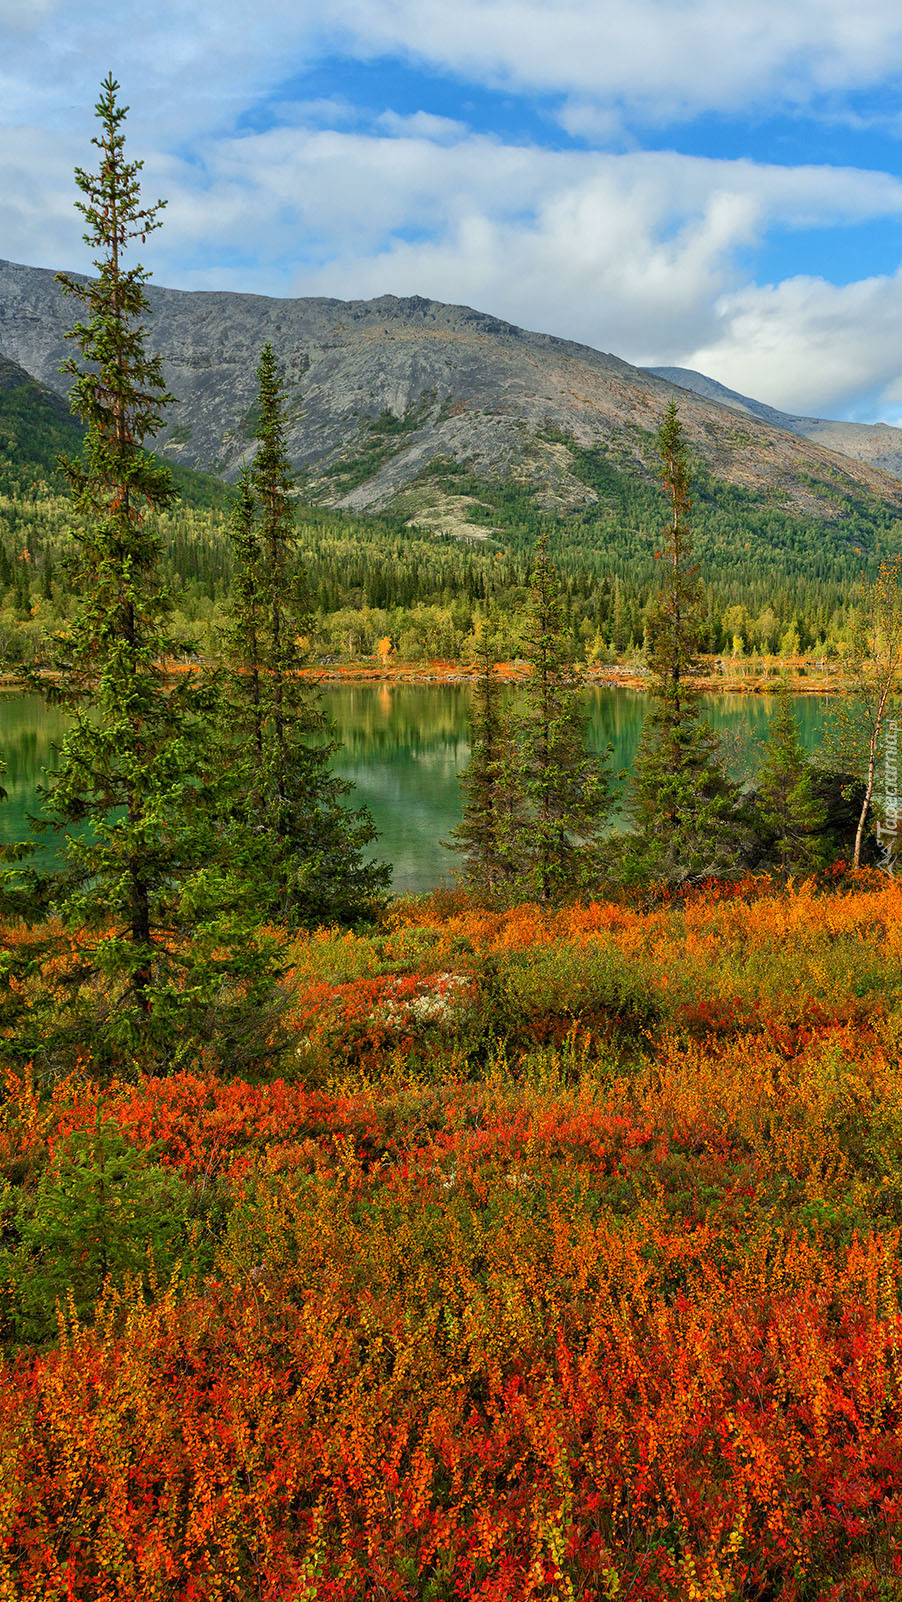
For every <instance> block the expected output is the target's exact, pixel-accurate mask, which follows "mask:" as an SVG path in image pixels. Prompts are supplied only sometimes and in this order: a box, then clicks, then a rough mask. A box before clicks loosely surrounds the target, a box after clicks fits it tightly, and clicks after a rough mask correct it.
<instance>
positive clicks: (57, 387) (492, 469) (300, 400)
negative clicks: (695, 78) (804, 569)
mask: <svg viewBox="0 0 902 1602" xmlns="http://www.w3.org/2000/svg"><path fill="white" fill-rule="evenodd" d="M147 294H148V301H149V306H150V311H149V316H148V337H149V344H150V346H151V348H153V349H155V350H159V351H160V354H161V356H162V358H163V365H164V373H165V376H166V383H167V386H168V387H169V388H170V389H171V390H172V391H173V393H174V394H175V395H176V396H177V397H178V398H179V401H180V405H179V406H178V407H173V408H172V409H171V414H170V417H169V419H168V421H167V424H166V427H165V428H164V429H163V431H162V432H161V434H160V436H159V438H158V440H157V442H156V446H157V448H158V449H159V450H160V451H161V452H163V453H165V455H166V456H167V457H168V458H170V459H171V460H173V461H175V462H179V463H182V464H183V465H185V466H189V467H192V468H194V469H197V470H200V471H204V472H212V473H215V474H217V475H219V476H222V477H225V478H227V479H229V478H234V476H235V475H236V474H237V472H238V470H239V468H240V466H241V465H242V464H243V463H244V462H245V461H246V460H247V459H248V457H249V455H250V454H251V453H252V451H253V440H252V435H253V417H254V406H255V400H256V377H255V370H256V365H257V361H258V358H259V351H260V348H261V346H262V345H263V343H264V342H265V341H266V340H269V341H270V342H271V343H272V344H273V346H274V348H275V350H276V352H277V354H278V356H279V358H280V360H281V362H282V366H283V371H284V376H285V424H286V436H287V444H288V452H289V456H290V458H291V461H292V464H293V466H294V468H295V469H296V471H298V473H299V475H300V479H301V488H302V490H303V492H304V494H305V495H307V496H308V497H309V498H310V499H312V500H319V501H322V502H324V503H326V504H330V505H334V506H337V507H342V508H345V509H348V510H353V511H365V510H382V509H386V508H388V509H398V510H400V511H401V512H403V513H404V514H405V515H409V516H410V517H411V519H413V520H417V519H419V520H421V521H425V522H427V523H428V521H429V518H430V517H431V516H433V517H434V516H436V515H440V513H436V507H437V506H439V505H440V504H443V501H442V498H443V497H444V500H445V501H446V500H447V496H448V482H449V480H448V474H449V472H450V473H451V474H452V494H453V474H454V473H455V472H456V473H458V474H459V473H461V472H465V473H467V474H468V475H469V476H470V477H471V478H473V477H475V479H477V480H478V479H484V480H485V479H492V480H498V479H501V480H507V481H510V482H511V483H512V484H514V485H515V486H519V487H520V488H522V489H524V490H525V491H527V492H528V493H529V494H530V495H531V496H533V497H534V499H535V500H536V501H537V503H538V504H539V505H540V506H541V507H543V508H545V509H547V510H548V511H549V512H551V513H552V514H560V513H561V512H566V511H568V510H570V509H574V510H580V509H585V508H586V507H589V506H591V505H592V504H593V503H594V502H595V501H596V500H597V498H598V490H597V488H594V487H593V486H592V485H591V484H589V483H587V482H586V475H585V474H584V473H580V472H579V471H578V470H577V465H576V462H577V457H578V455H579V453H580V452H586V451H589V452H593V453H596V454H598V455H599V456H600V457H601V458H603V459H604V460H606V461H607V462H608V463H609V464H610V465H611V466H612V467H613V468H615V469H616V470H617V471H618V472H626V473H628V474H630V475H633V476H637V477H640V478H642V479H643V480H644V481H645V482H651V481H653V480H655V479H656V477H657V472H658V468H657V462H656V455H655V449H654V435H655V432H656V430H657V427H658V426H659V424H660V421H661V418H662V416H663V413H664V410H665V408H666V405H667V403H668V400H669V398H670V397H671V395H672V394H674V392H675V391H674V381H673V380H672V379H671V378H664V377H660V376H658V375H657V373H656V372H653V371H649V370H645V369H641V368H637V367H633V366H631V365H630V364H629V363H627V362H625V361H623V360H622V359H621V358H619V357H617V356H614V355H611V354H609V353H606V352H601V351H596V350H594V349H593V348H592V347H590V346H585V345H579V344H577V343H576V342H574V341H570V340H563V339H559V338H557V337H556V336H554V335H550V334H541V333H533V332H530V331H529V330H525V329H520V328H518V327H516V325H514V324H512V323H510V322H508V321H506V320H505V319H503V318H498V317H494V316H492V315H491V314H489V313H484V312H479V311H477V310H475V309H474V308H472V307H466V306H449V305H445V304H444V303H442V302H439V301H433V300H429V299H427V298H425V297H422V296H410V297H403V298H399V297H396V296H391V295H384V296H380V297H378V298H376V299H375V300H369V301H341V300H336V299H330V298H327V297H308V298H303V299H294V300H277V299H273V298H271V297H267V296H261V295H251V294H243V293H236V292H233V291H226V290H190V291H189V290H171V289H166V288H163V287H161V286H158V285H154V284H149V285H148V286H147ZM73 320H74V318H73V308H72V307H71V306H70V305H69V304H68V303H67V301H66V299H65V297H64V296H63V295H62V293H61V291H60V289H59V286H58V284H57V283H56V279H55V275H54V273H53V272H52V271H51V270H50V269H47V268H32V267H27V266H23V265H21V264H17V263H11V262H6V261H0V351H2V352H4V354H5V355H6V356H7V357H8V358H11V359H12V360H14V361H16V362H18V363H19V364H20V366H21V367H22V368H23V369H24V370H25V371H26V372H27V373H28V374H30V375H31V376H33V377H34V378H36V379H37V380H39V381H40V382H42V383H43V384H45V385H46V386H47V387H49V388H50V389H51V390H53V391H55V392H56V393H57V394H60V395H62V394H65V390H66V382H67V380H66V378H65V376H64V375H63V374H61V373H60V371H59V368H60V364H61V362H62V360H63V359H64V357H65V356H66V355H67V354H69V352H70V350H71V346H70V345H69V344H68V343H67V341H66V339H65V335H66V333H67V331H68V329H69V328H70V327H71V324H72V322H73ZM680 371H684V370H680ZM711 382H713V381H711ZM679 395H680V409H681V416H682V420H683V423H684V428H685V432H686V435H687V438H688V441H689V443H690V446H691V447H692V449H693V451H694V452H695V454H696V456H697V459H698V461H699V463H700V465H701V466H702V468H703V469H706V470H707V471H708V473H710V475H712V478H713V480H715V481H721V482H724V483H725V484H727V485H729V486H733V487H736V488H738V489H740V490H743V491H745V492H749V493H752V494H754V495H755V496H756V497H758V498H759V499H761V500H762V501H763V502H765V503H768V504H770V503H773V504H774V505H775V506H777V507H780V508H782V509H783V510H785V512H786V513H787V515H791V516H793V517H797V518H802V519H805V520H817V521H825V522H833V523H836V522H838V521H840V520H841V519H842V517H843V515H844V512H845V509H846V508H847V507H848V505H849V504H850V503H854V504H860V505H866V504H872V505H873V506H874V507H875V508H881V509H882V510H883V511H884V512H885V511H886V510H887V509H888V510H890V511H891V512H892V514H893V515H894V516H899V515H902V482H900V481H899V480H897V479H895V478H893V477H892V476H890V475H889V474H887V473H886V472H885V471H883V470H882V469H881V468H879V467H875V466H872V465H870V464H868V463H866V462H859V461H856V460H855V459H854V458H852V457H850V456H847V455H841V454H839V453H837V452H836V451H834V450H831V449H825V448H824V447H823V445H821V444H819V443H817V442H814V441H811V440H809V439H808V438H805V437H802V436H801V435H800V434H798V433H795V432H793V431H792V430H788V429H786V428H783V427H777V426H775V425H774V424H773V423H772V422H770V421H768V420H767V419H763V418H761V417H757V416H753V415H750V414H747V413H746V414H742V413H741V412H740V411H737V408H736V406H735V405H733V406H730V405H728V404H725V402H724V401H723V399H712V398H710V397H706V396H704V395H701V394H698V393H696V392H694V391H692V390H691V389H687V388H681V389H680V390H679ZM740 399H741V397H740ZM468 516H469V517H470V521H471V522H472V511H471V512H469V513H468Z"/></svg>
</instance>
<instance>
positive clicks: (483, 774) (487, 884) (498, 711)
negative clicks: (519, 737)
mask: <svg viewBox="0 0 902 1602" xmlns="http://www.w3.org/2000/svg"><path fill="white" fill-rule="evenodd" d="M475 654H476V663H477V666H478V669H479V675H478V678H477V680H476V684H475V686H474V691H473V708H472V713H471V716H470V761H469V763H468V765H467V767H466V769H465V771H464V772H463V773H462V774H461V777H460V788H461V794H462V797H463V817H462V819H461V822H460V823H459V824H458V825H457V828H456V829H455V830H454V831H453V835H452V839H451V841H450V842H449V844H450V847H451V849H452V850H457V851H460V852H462V853H463V875H464V879H465V880H466V882H467V884H468V885H469V886H470V888H471V889H472V890H475V891H476V892H477V894H482V895H487V896H489V897H493V896H495V895H496V894H497V893H498V892H499V891H500V890H501V889H502V888H503V886H504V884H505V882H506V880H507V879H508V877H509V875H510V871H511V865H510V861H509V859H508V856H507V854H506V852H505V850H504V847H503V845H502V835H503V833H504V830H505V819H506V817H507V816H508V814H509V811H510V802H511V799H512V796H511V791H510V789H509V788H508V786H507V785H506V784H505V772H506V768H507V766H508V765H509V749H508V748H509V741H510V732H509V722H508V718H507V716H506V714H505V711H504V708H503V706H502V703H501V683H500V680H499V678H498V675H497V673H496V671H495V655H496V636H495V633H494V629H493V628H492V626H491V624H489V623H485V624H484V625H483V627H482V630H481V632H480V633H479V635H478V637H477V640H476V651H475Z"/></svg>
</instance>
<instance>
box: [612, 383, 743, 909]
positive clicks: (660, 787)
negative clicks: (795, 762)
mask: <svg viewBox="0 0 902 1602" xmlns="http://www.w3.org/2000/svg"><path fill="white" fill-rule="evenodd" d="M658 449H659V452H660V456H661V462H662V469H663V472H662V476H663V481H664V490H665V493H666V495H667V499H668V502H669V504H670V521H669V524H668V527H667V530H666V534H665V542H666V544H665V550H664V553H663V577H662V583H661V589H660V593H659V596H658V599H657V603H656V605H655V606H654V607H653V608H652V610H651V613H650V617H649V623H648V635H649V667H650V669H651V673H652V679H653V682H652V685H651V694H652V697H653V704H652V707H651V710H650V711H649V714H648V716H647V718H646V720H645V724H644V727H643V730H642V740H641V742H640V747H639V753H638V756H637V758H636V764H635V767H634V769H633V773H632V777H631V784H630V791H629V795H628V810H629V813H630V816H631V818H632V821H633V825H634V829H635V833H634V835H633V837H632V838H631V839H630V840H629V841H628V843H627V846H626V850H625V857H624V870H625V872H626V874H627V877H630V878H639V879H653V880H658V881H661V882H664V883H680V882H682V881H684V880H688V879H691V878H693V877H696V876H699V875H702V874H710V873H723V872H726V871H728V870H730V869H731V868H733V867H734V866H735V865H736V861H737V854H738V851H739V846H740V828H741V825H742V823H743V821H744V820H743V817H742V813H741V811H740V808H739V796H738V791H737V789H736V786H735V785H734V784H733V783H732V781H731V780H730V779H729V777H728V775H727V773H726V772H725V770H724V767H723V763H722V762H721V760H720V757H719V754H718V749H717V739H716V736H715V735H714V734H713V732H712V731H711V730H710V729H709V728H708V727H707V726H706V725H705V723H704V722H703V720H702V718H701V713H700V705H699V694H698V690H697V689H696V687H695V685H694V684H693V683H692V678H691V676H692V674H693V672H695V671H696V669H697V660H696V657H697V651H698V636H699V618H700V609H701V596H700V590H699V582H698V569H697V567H696V566H695V564H694V562H693V560H692V536H691V530H690V522H689V519H690V515H691V511H692V501H691V497H690V485H689V464H688V460H687V454H686V445H685V441H684V438H683V429H682V424H681V422H680V418H679V413H678V410H677V406H676V402H675V401H671V402H670V405H669V406H668V408H667V412H666V415H665V418H664V422H663V423H662V425H661V428H660V430H659V433H658Z"/></svg>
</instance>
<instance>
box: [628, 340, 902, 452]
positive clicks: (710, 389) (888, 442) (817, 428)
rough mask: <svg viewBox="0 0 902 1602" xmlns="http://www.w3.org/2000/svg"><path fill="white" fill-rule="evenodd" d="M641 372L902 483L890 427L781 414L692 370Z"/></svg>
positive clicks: (899, 448) (898, 437) (898, 438)
mask: <svg viewBox="0 0 902 1602" xmlns="http://www.w3.org/2000/svg"><path fill="white" fill-rule="evenodd" d="M642 371H643V372H646V373H650V374H652V376H653V377H655V378H662V379H664V381H665V382H667V383H671V384H674V385H676V386H678V387H679V388H681V389H687V390H691V391H692V392H693V393H694V394H696V395H702V396H704V397H705V398H706V399H708V400H713V401H717V402H719V403H720V404H721V405H723V406H728V407H729V408H730V410H731V411H737V412H745V413H747V414H748V415H749V416H751V417H757V418H758V419H759V420H760V421H761V422H765V423H770V424H771V426H772V427H773V428H782V429H785V430H786V431H787V432H788V433H790V434H797V435H799V437H800V438H802V439H810V440H812V441H813V443H814V444H816V445H823V446H824V447H825V448H826V449H827V450H832V451H838V452H839V453H840V454H841V455H844V456H851V457H853V458H854V460H856V461H860V462H867V463H869V465H871V466H872V467H879V468H881V469H882V470H883V472H885V473H890V474H891V475H892V476H893V478H899V479H902V428H894V427H893V425H892V423H847V422H843V421H842V420H840V419H831V418H827V417H804V416H801V415H797V414H796V413H795V412H781V411H780V410H779V408H778V407H776V406H769V405H768V404H767V402H766V401H759V400H753V399H752V397H751V396H749V395H741V394H740V393H739V391H738V390H735V389H728V388H727V386H726V384H721V383H719V381H718V380H717V379H716V378H709V377H708V376H707V375H706V374H705V373H699V372H696V371H695V369H694V368H692V367H644V368H643V369H642Z"/></svg>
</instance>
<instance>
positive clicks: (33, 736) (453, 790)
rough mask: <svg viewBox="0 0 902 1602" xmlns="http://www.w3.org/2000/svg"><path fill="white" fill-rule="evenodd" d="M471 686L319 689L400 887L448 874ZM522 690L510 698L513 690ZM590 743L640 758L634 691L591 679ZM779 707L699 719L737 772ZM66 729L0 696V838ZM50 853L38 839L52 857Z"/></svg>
mask: <svg viewBox="0 0 902 1602" xmlns="http://www.w3.org/2000/svg"><path fill="white" fill-rule="evenodd" d="M472 693H473V692H472V688H471V686H470V685H465V684H460V685H458V684H450V685H449V684H443V685H435V686H433V685H411V684H404V685H396V686H390V685H386V684H378V685H372V684H363V685H328V686H324V688H323V691H322V695H323V701H324V704H325V706H326V708H327V710H328V712H329V714H330V716H331V717H332V719H333V720H334V723H335V725H336V729H337V732H338V735H339V737H340V739H341V741H342V750H341V751H340V752H339V753H338V755H337V757H336V759H335V769H336V771H337V772H338V773H340V774H341V775H342V777H344V778H348V779H351V780H353V782H354V784H355V785H356V786H357V792H358V796H359V799H360V800H361V801H364V802H365V803H366V804H367V806H368V807H369V808H370V811H371V812H372V814H373V819H374V822H375V824H376V827H377V828H378V830H379V835H380V839H379V842H378V852H377V854H378V855H379V856H381V857H382V858H384V859H385V860H387V861H389V862H391V863H392V864H393V869H394V877H393V885H394V888H395V889H396V890H398V891H405V890H427V889H430V888H431V887H432V886H433V885H435V884H438V883H439V882H440V881H441V880H442V879H449V878H451V877H452V875H453V870H454V858H453V856H452V855H451V853H450V852H448V851H446V850H444V849H443V848H442V845H441V842H442V840H446V839H447V838H448V837H449V835H450V832H451V830H452V829H453V828H454V825H455V823H456V822H457V820H458V818H459V817H460V793H459V789H458V782H457V775H458V773H459V771H460V769H461V768H463V767H464V766H465V765H466V762H467V759H468V756H469V746H468V744H467V726H468V720H469V709H470V704H471V698H472ZM519 693H521V692H519V691H517V690H515V689H514V690H506V691H505V694H507V695H509V696H513V697H516V696H517V695H518V694H519ZM586 702H587V710H588V728H589V738H590V742H591V745H592V747H593V749H595V750H597V751H602V750H604V749H605V747H606V746H608V745H611V746H612V747H613V759H612V766H613V771H614V772H615V774H616V773H619V772H621V771H622V770H623V769H629V768H630V767H631V766H632V763H633V761H634V759H635V755H636V750H637V747H638V744H639V736H640V733H641V729H642V720H643V717H644V714H645V708H646V705H647V698H646V696H645V695H643V694H641V693H640V692H638V691H633V690H626V689H620V688H617V689H607V688H600V687H597V686H593V687H592V688H591V689H589V690H587V691H586ZM775 705H776V700H775V698H774V697H773V696H758V695H755V696H743V695H727V696H709V697H706V698H705V711H706V716H707V717H708V718H709V719H710V722H711V723H712V725H713V726H714V727H715V728H716V729H717V730H718V732H719V733H720V734H721V735H723V736H724V738H725V740H726V743H727V752H728V758H729V763H730V767H731V769H732V771H733V772H734V774H735V775H736V777H737V778H743V777H745V776H746V775H747V774H748V773H750V772H752V771H753V770H754V767H755V761H756V753H757V752H758V751H759V750H760V746H761V742H762V741H763V740H764V739H765V738H766V735H767V726H768V721H769V718H770V716H771V714H772V712H773V710H774V707H775ZM794 707H795V711H796V714H797V716H798V719H799V723H800V727H801V733H802V738H803V739H804V741H805V744H806V746H807V747H808V749H809V750H812V751H813V750H814V749H816V747H817V745H818V742H819V740H820V738H821V735H822V731H823V727H824V722H825V717H826V709H825V702H824V701H823V700H822V699H821V698H819V697H812V696H799V697H797V698H795V701H794ZM64 726H65V718H64V716H63V714H62V713H60V712H59V711H58V710H57V709H54V708H49V707H47V706H45V704H44V702H43V701H42V700H41V698H40V697H39V696H35V695H0V754H2V755H3V757H4V758H5V760H6V764H7V772H6V776H5V778H4V779H3V781H2V782H3V783H4V785H5V788H6V789H7V791H8V793H9V796H8V800H7V801H6V802H4V803H0V840H5V841H9V840H20V839H23V838H24V837H25V836H26V835H27V833H28V822H27V813H29V812H35V811H37V810H38V809H39V798H38V795H37V786H38V784H39V783H40V780H41V775H42V773H43V772H46V771H47V770H52V769H53V767H54V766H55V758H56V750H57V748H58V746H59V741H60V738H61V736H62V733H63V729H64ZM53 849H54V846H53V843H52V841H51V839H50V838H49V837H48V836H44V837H42V839H41V842H40V851H41V855H42V856H43V857H44V858H47V857H48V856H49V855H50V854H52V851H53Z"/></svg>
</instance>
